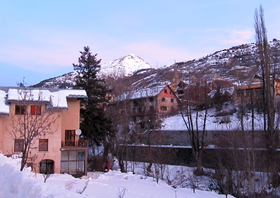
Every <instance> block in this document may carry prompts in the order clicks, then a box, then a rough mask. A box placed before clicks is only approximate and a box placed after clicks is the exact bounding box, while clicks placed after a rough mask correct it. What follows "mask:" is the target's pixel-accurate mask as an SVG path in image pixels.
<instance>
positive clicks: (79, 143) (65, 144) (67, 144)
mask: <svg viewBox="0 0 280 198" xmlns="http://www.w3.org/2000/svg"><path fill="white" fill-rule="evenodd" d="M87 146H88V141H87V140H78V141H71V140H66V141H62V142H61V147H87Z"/></svg>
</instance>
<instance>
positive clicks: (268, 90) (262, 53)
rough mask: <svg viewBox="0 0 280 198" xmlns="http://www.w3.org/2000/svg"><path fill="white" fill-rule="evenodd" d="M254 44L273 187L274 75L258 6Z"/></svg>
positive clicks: (275, 135) (276, 134) (275, 133)
mask: <svg viewBox="0 0 280 198" xmlns="http://www.w3.org/2000/svg"><path fill="white" fill-rule="evenodd" d="M255 31H256V43H257V49H258V55H259V66H260V69H261V72H262V84H263V85H262V86H263V89H262V90H263V119H264V137H265V143H266V149H267V153H268V155H267V157H268V165H267V168H268V171H269V172H271V173H272V174H271V182H272V185H273V187H277V186H279V175H278V167H277V146H278V137H279V132H278V128H277V127H276V128H275V75H274V74H275V73H274V71H273V69H274V68H272V64H271V60H270V51H269V43H268V40H267V31H266V27H265V22H264V11H263V8H262V6H260V9H259V12H258V10H257V9H256V11H255Z"/></svg>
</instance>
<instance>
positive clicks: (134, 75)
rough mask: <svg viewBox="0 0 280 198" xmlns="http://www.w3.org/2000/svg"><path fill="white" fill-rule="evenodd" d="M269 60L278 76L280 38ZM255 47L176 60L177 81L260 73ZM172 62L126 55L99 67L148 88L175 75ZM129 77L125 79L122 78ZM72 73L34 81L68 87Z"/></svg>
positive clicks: (123, 81) (120, 80)
mask: <svg viewBox="0 0 280 198" xmlns="http://www.w3.org/2000/svg"><path fill="white" fill-rule="evenodd" d="M269 44H270V51H271V60H272V62H273V66H274V67H275V72H276V76H277V77H280V40H276V39H274V40H273V41H271V42H270V43H269ZM256 51H257V47H256V44H255V43H248V44H243V45H239V46H234V47H231V48H229V49H223V50H220V51H217V52H214V53H212V54H209V55H206V56H204V57H202V58H199V59H194V60H189V61H184V62H177V63H176V65H177V70H178V72H179V76H180V80H183V81H188V80H190V79H192V78H193V77H196V78H197V79H201V78H203V79H206V80H207V81H209V82H210V81H211V80H213V77H214V75H215V74H218V75H220V76H221V77H223V78H224V79H226V80H229V81H231V82H233V83H237V82H241V81H244V80H248V79H251V78H252V77H253V76H254V75H256V74H260V73H261V72H260V68H259V66H258V63H257V62H258V58H257V55H256ZM174 67H175V64H173V65H170V66H168V67H162V68H159V69H151V66H150V65H149V64H147V63H145V61H144V60H143V59H141V58H140V57H138V56H135V55H132V54H130V55H127V56H124V57H121V58H119V59H116V60H113V61H111V62H109V63H107V64H104V65H102V66H101V72H102V74H103V75H104V76H111V77H114V78H115V80H117V82H114V83H115V84H116V83H121V84H124V85H125V84H127V82H128V81H129V82H130V84H129V86H132V87H134V88H135V89H141V88H143V87H147V88H151V87H154V86H157V85H161V84H166V83H171V81H172V80H173V77H174ZM124 76H128V78H129V79H127V78H125V79H124V78H122V77H124ZM74 77H75V73H73V72H72V73H69V74H64V75H62V76H59V77H56V78H52V79H48V80H45V81H42V82H41V83H39V84H37V85H36V86H38V87H54V88H67V87H71V85H73V82H74V81H73V80H74Z"/></svg>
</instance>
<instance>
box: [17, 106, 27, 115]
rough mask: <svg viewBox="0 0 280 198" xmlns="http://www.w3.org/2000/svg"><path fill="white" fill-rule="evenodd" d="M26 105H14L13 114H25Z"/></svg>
mask: <svg viewBox="0 0 280 198" xmlns="http://www.w3.org/2000/svg"><path fill="white" fill-rule="evenodd" d="M26 110H27V106H26V105H19V104H16V105H15V115H26V113H27V112H26Z"/></svg>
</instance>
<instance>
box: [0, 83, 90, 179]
mask: <svg viewBox="0 0 280 198" xmlns="http://www.w3.org/2000/svg"><path fill="white" fill-rule="evenodd" d="M81 98H87V95H86V92H85V91H84V90H73V89H72V90H62V89H38V88H15V87H0V152H1V153H2V154H4V155H6V156H13V155H15V154H20V153H21V152H22V149H23V144H24V143H25V142H26V141H25V139H26V138H27V137H26V135H24V134H23V132H22V128H23V127H25V128H27V130H26V129H25V131H29V132H31V131H33V132H34V131H36V130H37V131H38V133H39V132H40V130H41V132H40V134H41V135H39V136H36V137H35V138H34V139H33V141H32V143H31V149H30V152H29V157H28V159H27V166H30V167H32V170H33V171H34V172H40V173H46V172H48V173H69V174H72V175H74V176H75V175H77V176H79V175H85V174H86V167H87V141H86V140H83V139H80V134H81V131H80V130H79V126H80V99H81ZM47 124H49V126H48V127H49V128H46V126H47ZM32 127H33V128H32ZM44 127H45V128H44ZM44 130H46V131H45V133H44ZM29 132H28V133H29ZM25 133H27V132H25Z"/></svg>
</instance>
